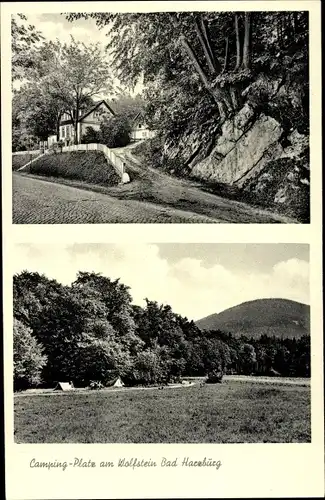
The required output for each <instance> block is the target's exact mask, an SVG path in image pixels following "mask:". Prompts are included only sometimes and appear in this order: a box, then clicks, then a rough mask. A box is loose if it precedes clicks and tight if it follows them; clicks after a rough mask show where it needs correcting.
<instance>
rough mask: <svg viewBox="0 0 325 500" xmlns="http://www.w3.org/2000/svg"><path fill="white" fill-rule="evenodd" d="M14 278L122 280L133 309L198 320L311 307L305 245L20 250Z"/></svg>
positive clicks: (102, 246) (24, 246) (94, 246)
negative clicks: (264, 306) (148, 304)
mask: <svg viewBox="0 0 325 500" xmlns="http://www.w3.org/2000/svg"><path fill="white" fill-rule="evenodd" d="M12 262H13V266H14V268H13V273H14V274H15V273H19V272H21V271H23V270H28V271H33V272H39V273H40V274H45V275H46V276H47V277H48V278H54V279H56V280H57V281H59V282H61V283H63V284H71V283H72V282H73V281H74V280H75V278H76V275H77V272H78V271H88V272H90V271H94V272H97V273H101V274H103V275H104V276H107V277H109V278H111V279H116V278H120V280H121V282H122V283H124V284H125V285H128V286H129V287H130V288H131V290H130V291H131V295H132V297H133V303H134V304H137V305H140V306H142V305H144V299H145V298H148V299H150V300H156V301H157V302H159V303H163V304H169V305H171V306H172V308H173V310H174V311H175V312H177V313H179V314H182V315H184V316H187V317H188V318H189V319H193V320H198V319H200V318H203V317H205V316H207V315H209V314H213V313H216V312H221V311H223V310H225V309H227V308H229V307H232V306H235V305H237V304H241V303H242V302H245V301H248V300H255V299H259V298H284V299H291V300H296V301H298V302H302V303H305V304H309V247H308V245H302V244H300V245H299V244H171V243H168V244H167V243H164V244H154V243H153V244H128V245H126V244H93V243H92V244H74V245H62V244H61V245H49V244H18V245H16V246H15V250H14V256H13V259H12Z"/></svg>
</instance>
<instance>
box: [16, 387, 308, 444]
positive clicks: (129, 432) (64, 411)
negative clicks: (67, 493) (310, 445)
mask: <svg viewBox="0 0 325 500" xmlns="http://www.w3.org/2000/svg"><path fill="white" fill-rule="evenodd" d="M14 424H15V441H16V442H17V443H268V442H272V443H292V442H310V439H311V431H310V388H309V387H299V386H289V385H288V386H281V385H276V384H272V385H271V384H270V385H269V384H260V383H250V382H245V383H240V382H233V381H232V382H230V381H227V382H224V383H223V384H220V385H210V386H209V385H207V386H205V387H202V388H200V387H199V386H197V385H196V386H193V387H187V388H185V387H184V388H177V389H176V388H173V389H164V390H158V389H153V390H141V389H135V390H128V389H123V390H117V392H114V390H109V391H98V392H97V391H96V392H91V391H89V392H75V393H73V392H72V393H57V394H56V395H53V394H50V395H28V396H27V395H21V396H19V395H18V396H16V397H15V412H14Z"/></svg>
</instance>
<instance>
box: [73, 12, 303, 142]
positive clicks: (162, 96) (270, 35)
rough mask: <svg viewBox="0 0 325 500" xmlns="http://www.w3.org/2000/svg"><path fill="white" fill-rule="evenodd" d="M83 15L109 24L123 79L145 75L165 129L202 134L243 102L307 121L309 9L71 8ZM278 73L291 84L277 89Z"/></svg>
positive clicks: (158, 124)
mask: <svg viewBox="0 0 325 500" xmlns="http://www.w3.org/2000/svg"><path fill="white" fill-rule="evenodd" d="M80 17H83V18H87V17H92V18H94V19H95V20H96V23H97V25H98V27H100V28H103V27H106V29H107V31H108V35H109V45H108V46H109V48H110V50H111V51H112V53H113V56H114V60H113V65H114V69H115V71H116V72H117V74H118V76H119V78H120V80H121V82H122V83H126V84H129V85H135V83H136V82H137V81H138V80H139V79H140V78H142V77H143V78H144V83H145V85H146V92H145V94H146V97H147V101H148V103H149V104H148V108H147V115H148V119H149V120H151V122H152V124H154V128H155V129H157V130H160V131H161V132H163V133H164V134H167V135H169V136H179V135H182V134H183V132H184V129H185V128H186V129H191V128H193V127H194V128H195V129H201V130H202V138H203V137H204V135H205V132H209V133H208V135H209V134H210V133H211V132H212V133H213V130H212V129H213V122H215V118H216V117H218V116H219V118H220V120H221V121H224V120H225V119H226V118H227V117H229V116H231V115H233V114H234V113H235V112H236V111H237V110H238V109H240V107H242V106H243V104H244V103H245V102H249V103H250V104H252V105H253V107H254V108H256V110H260V111H261V110H262V109H263V110H264V111H266V110H267V113H271V115H274V114H276V115H277V118H279V119H280V120H281V122H283V121H286V122H287V125H288V127H289V128H290V124H291V125H292V124H293V125H294V126H295V127H296V126H297V124H298V128H299V130H300V131H303V130H304V131H305V130H306V127H307V128H308V112H309V111H308V78H306V75H308V14H307V13H305V12H284V11H283V12H223V13H220V12H173V13H170V12H159V13H151V14H148V13H143V14H141V13H132V14H121V13H91V14H88V13H87V14H86V13H84V14H76V13H74V14H69V15H67V18H68V19H69V20H70V21H73V20H75V19H79V18H80ZM148 47H150V50H148ZM189 67H190V68H192V71H191V70H189ZM277 81H281V86H282V87H283V86H285V87H286V92H281V93H280V94H281V95H280V96H279V95H278V92H277V90H278V86H276V88H274V84H275V83H276V82H277ZM272 86H273V88H272ZM282 90H283V89H282ZM293 98H295V99H296V100H295V99H293Z"/></svg>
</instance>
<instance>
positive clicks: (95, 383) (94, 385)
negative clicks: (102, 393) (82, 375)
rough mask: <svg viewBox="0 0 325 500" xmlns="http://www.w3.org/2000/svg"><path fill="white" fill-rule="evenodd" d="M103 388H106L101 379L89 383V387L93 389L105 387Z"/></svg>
mask: <svg viewBox="0 0 325 500" xmlns="http://www.w3.org/2000/svg"><path fill="white" fill-rule="evenodd" d="M103 388H104V386H103V384H102V383H101V382H100V381H99V380H91V382H90V384H89V389H91V390H92V391H97V390H99V389H103Z"/></svg>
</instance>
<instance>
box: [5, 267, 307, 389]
mask: <svg viewBox="0 0 325 500" xmlns="http://www.w3.org/2000/svg"><path fill="white" fill-rule="evenodd" d="M13 291H14V297H13V299H14V318H15V320H16V321H17V322H18V323H17V324H18V325H20V326H19V328H18V329H17V331H16V336H17V335H18V337H19V335H21V339H19V338H17V339H16V343H17V341H20V340H21V342H23V344H24V345H26V342H25V340H24V339H26V335H27V336H29V338H30V339H31V342H29V344H30V347H31V348H32V350H34V351H37V349H41V351H40V352H39V353H38V354H37V352H36V354H37V356H36V358H35V359H36V361H37V363H36V367H38V371H37V373H36V374H34V375H33V377H34V378H32V379H31V380H32V381H33V382H29V383H36V380H38V381H40V378H42V379H43V381H44V383H45V384H46V385H47V386H49V387H51V386H53V384H54V383H55V382H57V381H58V380H72V381H73V382H74V384H75V385H76V386H82V387H84V386H87V385H89V383H90V381H98V382H101V383H102V384H103V385H106V384H107V383H108V382H109V381H110V380H112V379H114V378H116V377H117V376H121V377H122V379H123V380H124V382H125V383H126V384H127V385H139V384H140V385H152V384H165V383H167V382H179V381H180V380H181V379H182V377H185V376H199V377H206V376H207V377H208V379H209V381H210V382H213V383H215V382H220V381H221V379H222V376H223V374H227V373H230V374H231V373H237V374H244V375H248V374H259V375H275V374H277V373H278V374H279V375H281V376H291V377H309V376H310V341H309V338H308V337H306V336H305V337H301V338H299V339H295V338H293V339H289V338H284V339H280V338H275V337H268V336H266V335H264V336H262V337H261V338H259V339H256V338H248V337H247V336H242V337H240V338H238V337H234V336H232V335H231V334H228V333H223V332H222V331H220V330H215V331H201V330H200V329H199V328H198V327H197V326H196V325H195V323H194V322H193V321H189V320H188V319H187V318H184V317H182V316H180V315H178V314H176V313H174V312H173V311H172V309H171V307H170V306H169V305H160V304H158V303H157V302H154V301H149V300H147V301H146V306H145V307H144V308H142V307H139V306H132V297H131V295H130V292H129V288H128V287H127V286H125V285H123V284H122V283H120V282H119V280H111V279H109V278H106V277H105V276H102V275H100V274H96V273H88V272H80V273H79V274H78V277H77V279H76V281H75V282H74V283H72V285H71V286H63V285H61V284H59V283H58V282H56V281H55V280H49V279H47V278H46V277H45V276H42V275H39V274H38V273H30V272H27V271H24V272H22V273H20V274H19V275H16V276H14V282H13ZM27 343H28V342H27ZM17 345H18V344H17ZM43 354H44V355H45V356H46V359H47V361H46V363H45V362H43V359H45V358H43V357H42V356H43ZM17 363H18V361H17ZM18 369H19V364H17V370H18Z"/></svg>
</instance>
